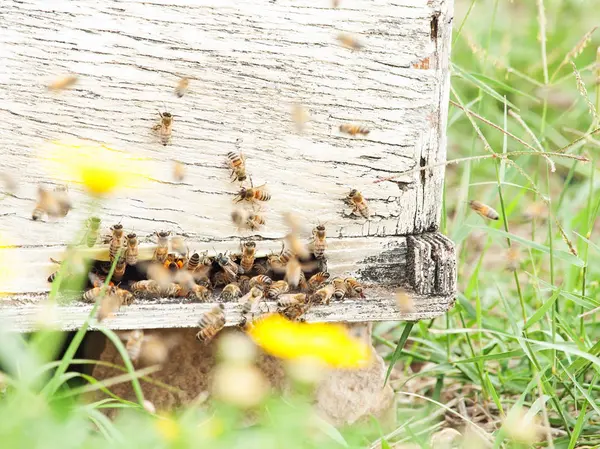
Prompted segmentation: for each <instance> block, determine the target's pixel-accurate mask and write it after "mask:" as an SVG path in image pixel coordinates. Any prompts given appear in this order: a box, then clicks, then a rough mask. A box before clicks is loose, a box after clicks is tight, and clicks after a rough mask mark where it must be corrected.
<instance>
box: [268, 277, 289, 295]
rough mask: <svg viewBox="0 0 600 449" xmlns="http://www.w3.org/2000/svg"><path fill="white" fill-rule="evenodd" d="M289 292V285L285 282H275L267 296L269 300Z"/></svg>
mask: <svg viewBox="0 0 600 449" xmlns="http://www.w3.org/2000/svg"><path fill="white" fill-rule="evenodd" d="M289 290H290V285H289V284H288V283H287V282H286V281H276V282H273V283H272V284H271V286H270V287H269V292H268V293H267V295H268V296H269V298H271V299H275V298H278V297H279V295H282V294H284V293H287V292H288V291H289Z"/></svg>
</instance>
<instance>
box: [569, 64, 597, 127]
mask: <svg viewBox="0 0 600 449" xmlns="http://www.w3.org/2000/svg"><path fill="white" fill-rule="evenodd" d="M571 65H572V66H573V73H574V74H575V81H576V82H577V90H578V91H579V93H580V94H581V96H582V97H583V99H584V100H585V102H586V103H587V105H588V110H589V111H590V115H591V116H592V119H594V120H595V121H596V122H598V120H599V119H598V113H597V111H596V108H595V107H594V104H593V103H592V101H591V100H590V97H589V96H588V91H587V89H586V88H585V83H584V82H583V79H581V73H579V70H577V66H576V65H575V63H574V62H573V61H571Z"/></svg>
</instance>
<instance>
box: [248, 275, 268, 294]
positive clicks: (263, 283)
mask: <svg viewBox="0 0 600 449" xmlns="http://www.w3.org/2000/svg"><path fill="white" fill-rule="evenodd" d="M271 284H273V280H272V279H271V278H270V277H269V276H266V275H264V274H259V275H258V276H254V277H253V278H251V279H250V281H249V283H248V285H249V287H250V288H254V287H259V288H261V289H262V290H263V291H264V292H266V291H268V290H269V287H270V286H271Z"/></svg>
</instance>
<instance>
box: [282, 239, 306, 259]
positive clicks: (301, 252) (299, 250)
mask: <svg viewBox="0 0 600 449" xmlns="http://www.w3.org/2000/svg"><path fill="white" fill-rule="evenodd" d="M284 240H285V241H286V243H287V246H288V248H289V249H288V250H287V254H288V256H287V257H288V258H291V255H296V256H298V257H300V258H302V259H307V258H308V257H310V251H309V250H308V247H307V246H306V245H305V244H304V243H303V242H302V241H301V240H300V239H299V238H298V234H296V233H295V232H291V233H289V234H287V235H286V236H285V237H284ZM285 257H286V256H285V255H284V256H283V259H285ZM281 258H282V256H280V259H281ZM283 259H282V262H284V263H287V262H285V260H283Z"/></svg>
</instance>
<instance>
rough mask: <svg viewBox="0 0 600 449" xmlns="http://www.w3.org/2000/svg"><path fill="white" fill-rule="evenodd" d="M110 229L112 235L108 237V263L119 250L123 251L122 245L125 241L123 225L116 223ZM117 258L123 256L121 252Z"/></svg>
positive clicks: (113, 259)
mask: <svg viewBox="0 0 600 449" xmlns="http://www.w3.org/2000/svg"><path fill="white" fill-rule="evenodd" d="M110 230H111V231H112V235H111V238H110V245H109V247H108V255H109V259H110V263H113V262H114V261H115V258H116V257H117V255H118V254H119V251H121V253H123V245H124V243H125V235H124V231H123V225H122V224H120V223H117V224H116V225H113V226H112V227H111V228H110ZM119 258H120V259H121V258H125V255H124V254H121V255H120V256H119Z"/></svg>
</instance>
